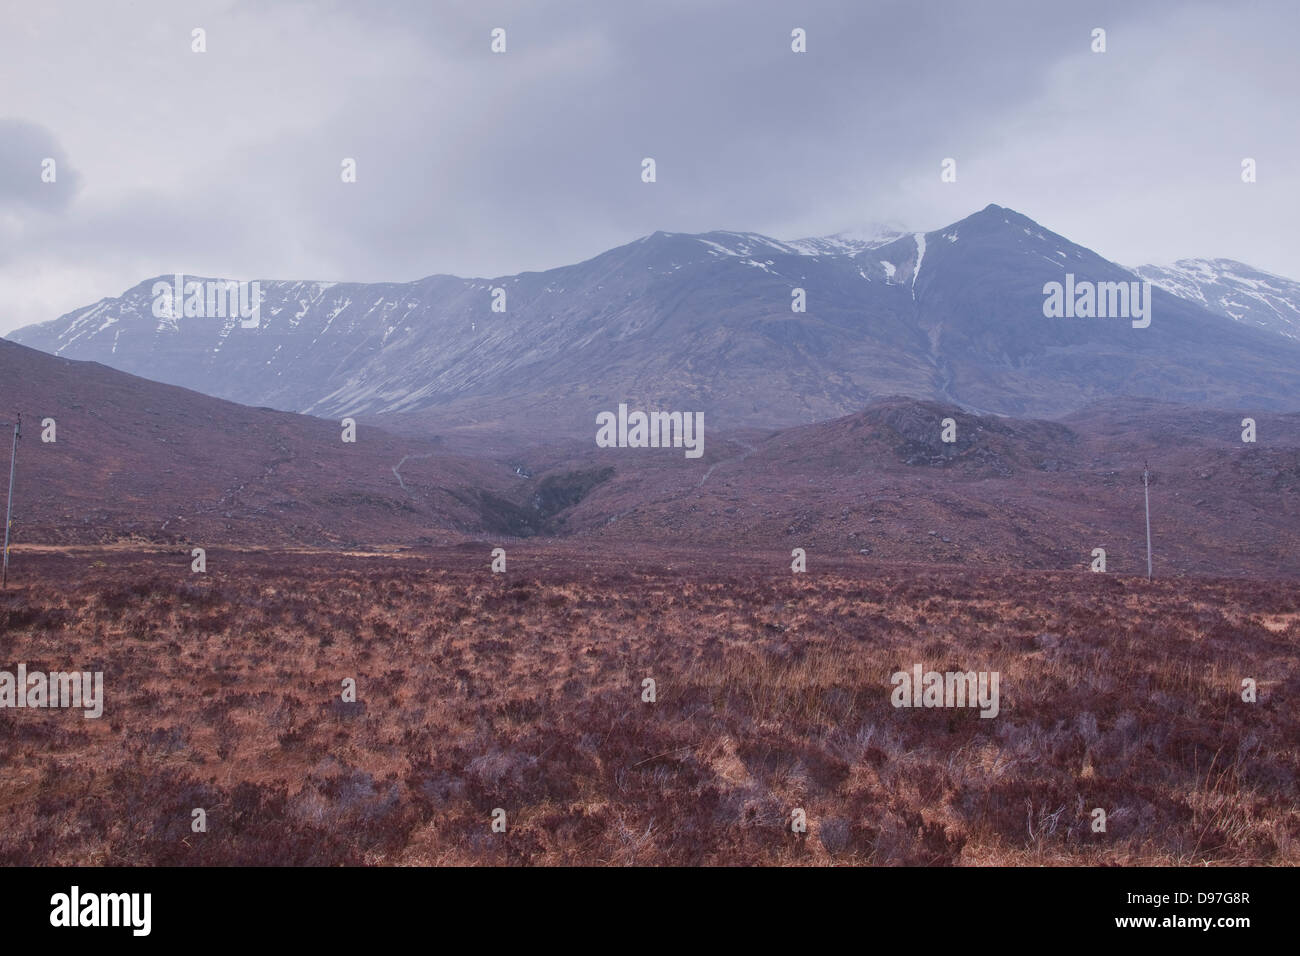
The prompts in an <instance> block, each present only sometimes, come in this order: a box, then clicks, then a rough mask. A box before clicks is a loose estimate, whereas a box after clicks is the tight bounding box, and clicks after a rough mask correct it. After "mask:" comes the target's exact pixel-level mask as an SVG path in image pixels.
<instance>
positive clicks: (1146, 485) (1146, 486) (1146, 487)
mask: <svg viewBox="0 0 1300 956" xmlns="http://www.w3.org/2000/svg"><path fill="white" fill-rule="evenodd" d="M1149 473H1150V470H1149V469H1148V468H1147V463H1146V462H1145V461H1144V462H1142V497H1143V498H1145V499H1146V503H1147V580H1148V581H1150V580H1151V489H1150V481H1149V479H1148V475H1149Z"/></svg>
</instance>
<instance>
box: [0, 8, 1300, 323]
mask: <svg viewBox="0 0 1300 956" xmlns="http://www.w3.org/2000/svg"><path fill="white" fill-rule="evenodd" d="M195 27H202V28H203V29H205V30H206V42H207V52H206V53H201V54H200V53H194V52H192V51H191V42H192V41H191V31H192V30H193V29H194V28H195ZM494 27H503V28H505V30H506V44H507V52H506V53H504V54H493V53H492V52H491V51H490V40H491V38H490V32H491V30H492V29H493V28H494ZM795 27H802V28H804V29H805V30H806V31H807V45H808V51H807V52H806V53H803V54H796V53H793V52H792V51H791V49H790V43H791V40H790V31H791V30H792V29H793V28H795ZM1095 27H1102V28H1104V29H1105V30H1106V31H1107V35H1106V41H1107V52H1105V53H1104V54H1097V53H1093V52H1092V50H1091V44H1092V37H1091V33H1092V30H1093V28H1095ZM1297 49H1300V5H1297V4H1296V3H1295V0H1278V2H1259V3H1251V2H1240V0H1238V2H1218V3H1189V2H1180V3H1160V2H1148V3H1141V2H1135V0H1119V2H1108V0H1091V2H1089V3H1086V4H1083V3H1064V2H1061V3H1049V2H1044V0H1025V2H1019V0H1010V2H993V0H989V2H981V3H971V2H964V0H952V2H929V3H926V2H919V0H906V2H898V3H891V2H871V3H865V2H858V0H840V2H834V3H831V2H817V0H798V2H775V0H770V2H769V0H735V2H730V0H728V2H724V0H651V2H642V3H633V2H608V0H600V2H590V3H584V2H575V0H565V2H554V3H542V2H536V0H534V2H528V3H517V4H516V3H493V2H490V0H467V2H457V3H450V2H439V0H418V2H410V3H402V2H392V0H373V2H368V3H361V2H355V3H354V2H348V3H328V2H314V3H289V2H267V0H256V2H229V0H227V2H218V0H213V2H178V0H140V2H134V3H131V4H129V5H128V4H126V3H120V2H106V0H84V2H59V0H43V2H40V3H22V4H19V3H16V2H13V0H4V4H3V11H2V12H0V333H7V332H9V331H12V330H13V329H15V328H18V327H20V326H22V325H26V324H29V323H32V322H39V321H46V320H48V319H53V318H56V317H57V316H59V315H61V314H63V313H65V312H67V311H70V310H71V309H73V308H76V307H78V306H81V305H85V304H87V303H90V302H93V301H95V300H97V299H99V298H102V297H104V296H113V295H118V294H120V293H121V292H122V291H124V290H125V289H127V288H128V287H130V286H132V285H135V284H136V283H137V282H139V281H140V280H142V279H144V278H146V277H149V276H153V275H157V274H160V273H172V272H178V271H179V272H186V273H192V274H202V275H221V276H228V277H231V278H237V279H252V278H264V279H265V278H286V279H288V278H293V279H333V280H359V281H373V280H402V281H405V280H410V279H416V278H419V277H421V276H425V275H429V274H432V273H438V272H446V273H454V274H458V275H467V276H498V275H505V274H510V273H514V272H519V271H523V270H539V269H546V268H550V267H553V266H557V265H563V264H566V263H569V262H576V261H579V260H582V259H585V258H589V257H591V256H593V255H596V254H598V253H600V252H602V251H604V250H605V249H607V248H609V247H611V246H615V245H619V244H621V243H624V242H628V241H630V240H632V239H635V238H637V237H638V236H642V235H645V234H646V233H650V232H653V231H655V230H657V229H662V230H665V231H669V232H703V231H708V230H711V229H730V230H737V231H755V232H762V233H766V234H768V235H772V236H776V237H778V238H783V239H790V238H798V237H802V236H807V235H823V234H827V233H833V232H837V231H841V230H869V229H870V228H871V227H872V226H873V224H878V223H892V224H897V225H900V226H903V227H906V228H909V229H916V230H922V229H924V230H930V229H935V228H938V227H940V226H943V225H945V224H947V223H948V222H951V221H953V220H956V219H960V218H962V217H963V216H966V215H968V214H969V213H971V212H973V211H975V210H978V209H981V208H983V207H984V206H986V205H988V204H989V203H991V202H994V203H998V204H999V205H1004V206H1010V207H1012V208H1014V209H1017V210H1019V211H1020V212H1023V213H1024V214H1026V215H1028V216H1030V217H1032V218H1034V219H1036V220H1038V221H1039V222H1040V223H1042V224H1043V225H1045V226H1047V227H1049V228H1050V229H1053V230H1054V231H1056V232H1059V233H1062V234H1063V235H1065V236H1067V237H1069V238H1070V239H1072V240H1074V241H1076V242H1079V243H1082V244H1083V245H1086V246H1089V247H1091V248H1093V249H1095V250H1096V251H1098V252H1099V253H1101V254H1102V255H1104V256H1106V257H1108V258H1111V259H1114V260H1116V261H1119V262H1122V263H1124V264H1127V265H1137V264H1141V263H1144V262H1161V263H1164V262H1170V261H1172V260H1174V259H1177V258H1181V257H1191V256H1223V257H1230V258H1236V259H1241V260H1243V261H1245V262H1249V263H1251V264H1253V265H1256V266H1258V267H1260V268H1263V269H1267V270H1269V271H1273V272H1278V273H1280V274H1283V275H1288V276H1291V277H1294V278H1300V232H1298V231H1297V222H1298V221H1300V215H1298V214H1300V172H1298V169H1300V132H1298V124H1297V123H1296V121H1295V117H1296V110H1297V105H1298V104H1300V95H1298V94H1300V67H1297V65H1296V50H1297ZM646 156H651V157H654V158H655V160H656V162H657V166H658V170H657V171H658V181H657V182H656V183H654V184H645V183H642V182H641V175H640V174H641V160H642V158H643V157H646ZM46 157H52V158H54V159H55V160H56V162H57V181H56V182H55V183H53V184H46V183H42V182H41V162H42V160H43V159H44V158H46ZM344 157H352V158H355V160H356V162H357V182H356V183H351V184H344V183H343V182H341V180H340V163H341V161H342V160H343V158H344ZM946 157H952V158H955V159H956V160H957V182H955V183H943V182H941V181H940V175H939V174H940V163H941V161H942V160H943V159H944V158H946ZM1244 157H1252V158H1254V159H1255V160H1256V161H1257V164H1258V167H1257V168H1258V182H1256V183H1254V184H1253V185H1246V184H1243V183H1242V182H1241V161H1242V159H1243V158H1244Z"/></svg>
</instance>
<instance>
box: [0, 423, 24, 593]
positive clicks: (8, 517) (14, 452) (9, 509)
mask: <svg viewBox="0 0 1300 956" xmlns="http://www.w3.org/2000/svg"><path fill="white" fill-rule="evenodd" d="M22 427H23V416H22V412H19V413H18V421H16V422H14V445H13V448H12V449H10V451H9V504H8V505H7V506H6V507H5V557H4V572H3V573H0V588H4V587H8V586H9V527H10V525H12V524H13V513H14V464H15V463H16V462H17V460H18V436H19V434H20V432H21V430H22Z"/></svg>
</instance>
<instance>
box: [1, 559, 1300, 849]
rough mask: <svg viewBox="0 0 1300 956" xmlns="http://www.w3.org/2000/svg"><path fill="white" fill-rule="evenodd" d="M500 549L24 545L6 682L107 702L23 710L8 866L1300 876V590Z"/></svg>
mask: <svg viewBox="0 0 1300 956" xmlns="http://www.w3.org/2000/svg"><path fill="white" fill-rule="evenodd" d="M490 547H491V545H490V544H484V545H483V546H481V547H479V546H472V547H459V548H454V549H442V550H439V551H429V550H425V551H423V552H420V553H418V554H417V553H407V554H405V555H401V556H394V555H385V556H378V555H375V556H365V555H359V554H352V555H344V554H325V553H310V552H299V553H289V554H285V553H278V554H272V553H236V552H225V551H209V553H208V567H209V573H208V574H206V575H200V574H192V573H191V572H190V570H189V558H188V555H187V554H186V553H182V552H179V551H177V552H172V553H145V552H131V551H122V550H104V551H82V552H58V551H28V552H22V551H19V556H20V557H21V559H22V560H21V567H22V573H21V574H19V575H18V580H17V582H16V584H17V587H16V588H15V587H14V583H15V582H12V581H11V587H10V590H9V591H7V592H4V593H2V594H0V636H2V637H3V642H4V644H3V646H4V654H3V660H0V667H4V668H6V669H12V668H13V667H14V666H15V665H16V663H17V662H19V661H25V662H26V663H27V664H28V666H29V667H30V668H32V669H55V670H57V669H71V668H77V669H83V670H102V671H104V675H105V676H104V683H105V695H106V705H105V712H104V716H103V718H102V719H100V720H86V719H84V718H83V717H82V716H81V713H80V712H79V711H50V710H43V711H34V710H4V711H0V758H2V759H3V767H4V772H3V777H2V778H0V863H4V864H64V865H72V864H128V865H130V864H184V865H198V864H207V865H211V864H218V865H219V864H318V865H333V864H402V865H427V864H529V865H572V864H599V865H627V864H728V865H734V864H788V865H796V864H813V865H830V864H874V865H897V864H902V865H935V866H942V865H967V866H969V865H986V864H1009V863H1014V864H1083V865H1099V864H1136V863H1146V864H1182V865H1188V864H1202V863H1209V864H1290V865H1294V864H1297V863H1300V809H1298V804H1300V800H1298V799H1297V797H1298V793H1297V778H1298V776H1300V752H1298V749H1300V745H1298V741H1300V709H1297V708H1296V707H1295V706H1294V703H1293V702H1294V700H1295V697H1296V694H1297V691H1300V672H1298V670H1297V663H1296V644H1297V639H1298V638H1300V623H1298V622H1300V598H1297V595H1296V592H1295V588H1294V586H1293V584H1289V583H1285V582H1268V581H1262V580H1256V581H1250V580H1242V579H1232V580H1227V579H1224V580H1215V579H1199V580H1197V581H1196V582H1195V587H1194V588H1193V587H1192V586H1191V585H1190V584H1189V582H1188V581H1187V580H1186V579H1184V580H1179V581H1170V582H1162V581H1156V582H1155V583H1154V584H1150V585H1148V584H1147V583H1146V582H1145V581H1144V580H1141V579H1136V578H1127V577H1116V576H1106V575H1099V574H1089V573H1086V572H1077V573H1070V572H1023V573H1003V574H999V573H989V572H975V571H966V570H956V569H934V568H931V569H922V568H907V567H899V566H892V567H891V566H884V565H882V566H878V567H870V566H863V565H861V564H854V565H852V566H850V565H849V564H848V563H847V562H846V563H845V564H844V565H843V566H835V567H832V568H831V569H830V570H825V569H823V570H821V571H814V572H812V573H809V574H807V575H792V574H791V573H790V572H789V558H788V556H787V555H785V554H781V553H775V554H772V555H770V556H762V555H757V556H749V557H746V558H744V559H740V558H735V557H732V556H729V555H727V554H725V553H714V554H712V555H711V556H710V559H709V560H707V561H706V560H703V559H702V558H700V557H698V556H696V557H691V556H683V555H679V554H670V553H666V552H655V553H647V552H646V551H645V550H642V551H639V552H632V551H631V550H625V551H619V550H616V549H610V548H605V549H602V550H601V551H600V552H599V553H596V554H593V553H589V552H585V551H583V550H581V549H578V548H561V547H559V546H546V547H537V546H533V545H527V546H525V545H518V546H514V547H510V548H509V568H510V570H509V573H507V574H505V575H493V574H491V573H489V571H488V552H489V550H490ZM823 563H824V562H823ZM916 663H920V664H922V665H924V667H925V668H926V669H935V670H941V671H944V670H963V671H964V670H987V671H998V672H1000V674H1001V692H1002V694H1001V713H1000V715H999V716H998V717H997V718H995V719H981V718H980V717H979V716H978V713H977V711H975V710H945V709H934V710H924V709H895V708H893V707H892V706H891V705H890V702H889V695H890V690H891V687H890V684H889V676H890V674H891V673H892V672H893V671H895V670H897V669H910V668H911V666H912V665H913V664H916ZM346 677H355V678H356V680H357V683H358V689H359V697H360V699H359V701H358V702H357V703H355V704H345V703H343V702H342V701H341V699H340V694H341V689H342V688H341V681H342V680H343V679H344V678H346ZM645 677H653V678H654V679H655V681H656V682H657V690H658V700H657V702H656V703H653V704H648V703H643V702H642V701H641V682H642V680H643V678H645ZM1243 677H1253V678H1255V679H1256V680H1257V681H1258V682H1259V687H1260V699H1259V702H1257V703H1254V704H1247V703H1243V702H1242V700H1241V697H1240V682H1241V679H1242V678H1243ZM195 807H203V808H205V809H206V811H207V820H208V832H207V833H193V832H191V829H190V821H191V810H192V809H193V808H195ZM495 807H501V808H504V809H505V810H506V812H507V815H508V816H507V820H508V830H507V832H506V833H504V834H493V833H492V832H490V827H489V823H490V817H491V813H492V810H493V808H495ZM795 807H800V808H803V809H804V810H805V811H806V812H807V816H808V833H807V834H806V835H798V834H794V833H791V832H790V826H789V823H790V811H791V810H792V809H793V808H795ZM1094 807H1102V808H1104V809H1105V810H1106V812H1107V815H1108V827H1107V832H1106V833H1093V832H1092V831H1091V827H1090V821H1091V811H1092V809H1093V808H1094Z"/></svg>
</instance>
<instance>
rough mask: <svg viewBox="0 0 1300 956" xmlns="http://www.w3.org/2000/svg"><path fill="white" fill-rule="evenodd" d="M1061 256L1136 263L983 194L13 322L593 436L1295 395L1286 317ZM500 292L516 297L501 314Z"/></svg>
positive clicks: (382, 411) (412, 417) (158, 370)
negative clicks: (784, 232)
mask: <svg viewBox="0 0 1300 956" xmlns="http://www.w3.org/2000/svg"><path fill="white" fill-rule="evenodd" d="M1067 271H1068V272H1072V273H1074V274H1075V276H1076V277H1077V278H1079V279H1088V280H1092V281H1096V282H1101V281H1126V280H1131V279H1133V278H1134V277H1133V275H1132V273H1130V272H1128V271H1127V270H1125V269H1124V268H1123V267H1121V266H1119V265H1116V264H1115V263H1113V262H1109V261H1108V260H1106V259H1103V258H1102V257H1101V256H1099V255H1097V254H1096V253H1094V252H1092V251H1090V250H1088V249H1085V248H1083V247H1081V246H1078V245H1076V244H1074V243H1071V242H1069V241H1068V240H1067V239H1065V238H1063V237H1061V236H1059V235H1056V234H1055V233H1052V232H1050V231H1048V230H1046V229H1044V228H1043V227H1042V226H1039V225H1038V224H1037V223H1035V222H1034V221H1033V220H1031V219H1028V218H1027V217H1025V216H1023V215H1020V214H1019V213H1016V212H1014V211H1012V210H1010V209H1005V208H1002V207H1000V206H989V207H987V208H986V209H984V210H982V211H981V212H978V213H975V214H974V215H971V216H969V217H967V218H966V219H963V220H961V221H960V222H957V223H954V224H952V225H950V226H948V227H946V228H944V229H939V230H935V231H933V232H929V233H924V234H922V233H917V234H904V235H895V236H893V237H889V236H885V237H882V238H881V239H880V240H878V241H876V242H865V241H847V240H844V239H841V238H836V237H832V238H830V239H826V240H802V241H798V242H780V241H778V240H774V239H768V238H766V237H763V236H758V235H754V234H741V233H725V232H717V233H707V234H703V235H685V234H673V233H663V232H659V233H655V234H653V235H651V236H647V237H645V238H643V239H640V240H638V241H636V242H632V243H629V244H628V245H625V246H620V247H618V248H615V249H612V250H610V251H608V252H606V253H604V254H602V255H599V256H597V257H595V258H594V259H590V260H588V261H586V262H582V263H578V264H576V265H572V266H565V267H563V268H558V269H552V270H550V271H547V272H541V273H524V274H521V275H517V276H508V277H499V278H493V279H461V278H456V277H452V276H431V277H428V278H425V279H421V280H418V281H416V282H410V283H370V284H358V283H335V284H331V283H326V282H285V281H274V280H262V291H263V294H264V302H263V306H262V325H261V327H260V328H258V329H245V328H242V327H240V326H239V323H238V320H236V319H217V318H189V319H182V320H179V321H172V320H169V319H158V318H156V317H154V315H153V313H152V305H153V298H152V294H151V290H152V288H153V284H154V282H155V281H156V280H155V279H149V280H146V281H144V282H142V283H140V284H139V285H138V286H136V287H135V288H133V289H131V290H129V291H128V292H127V293H125V294H124V295H123V296H121V297H119V298H116V299H105V300H102V301H101V302H99V303H96V304H95V305H93V306H89V307H87V308H85V309H80V310H78V311H76V312H73V313H70V314H69V315H66V316H64V317H62V318H60V319H58V320H56V321H53V322H49V323H44V324H41V325H37V326H31V327H28V328H25V329H22V330H19V331H18V332H16V333H14V334H13V336H12V338H13V339H15V340H16V341H19V342H22V343H24V344H27V345H30V346H32V347H35V348H39V349H42V350H44V351H48V352H52V353H56V354H58V355H61V356H65V357H70V358H79V359H93V360H95V361H98V362H102V363H104V364H106V365H110V366H112V367H115V368H118V369H121V370H123V371H128V372H132V373H134V374H137V375H142V376H147V377H150V378H154V379H157V380H161V381H165V382H169V383H173V384H183V385H185V386H187V387H190V388H194V389H198V390H200V391H202V392H205V393H207V394H210V395H214V396H218V397H222V398H227V399H230V400H234V401H238V402H241V403H244V404H249V405H266V406H271V407H275V408H280V409H286V410H293V411H301V412H308V413H311V414H316V415H324V416H329V417H337V416H340V415H345V414H351V415H363V416H384V417H385V418H386V419H388V420H389V421H390V422H391V424H392V427H395V428H399V429H409V430H412V431H419V432H441V431H444V430H454V429H455V428H456V427H458V426H465V427H468V428H484V427H489V426H501V425H503V424H504V425H506V426H507V427H513V428H515V429H517V430H519V431H527V430H532V429H536V428H537V427H539V426H541V425H542V424H544V425H545V427H547V428H548V429H549V432H550V433H551V434H570V435H580V434H589V433H590V432H591V429H592V424H591V423H592V422H593V421H594V415H595V413H596V412H597V411H600V410H604V409H612V408H614V407H615V406H616V405H617V403H618V402H621V401H627V402H630V403H632V404H633V405H636V404H641V405H648V406H651V407H659V408H667V409H691V410H703V411H705V412H706V413H707V415H708V421H709V422H710V425H711V426H713V427H724V428H735V427H744V426H758V427H773V426H784V425H793V424H801V423H807V422H812V421H822V420H827V419H831V418H834V417H837V416H839V415H843V414H847V413H850V412H852V411H855V410H857V409H860V408H862V407H863V406H864V405H866V404H868V403H869V402H871V401H873V400H875V399H878V398H881V397H883V396H887V395H908V396H912V397H916V398H925V399H933V400H937V401H943V402H949V403H953V404H957V405H961V406H963V407H965V408H968V409H971V410H974V411H980V412H993V413H999V414H1009V415H1030V416H1037V417H1051V416H1058V415H1062V414H1067V413H1069V412H1070V411H1072V410H1075V409H1077V408H1080V407H1082V406H1084V405H1086V404H1087V403H1088V402H1090V401H1095V400H1099V399H1106V398H1112V397H1115V396H1121V395H1131V396H1141V397H1147V398H1154V399H1158V400H1162V401H1174V402H1187V403H1196V404H1201V405H1207V406H1213V407H1221V408H1251V409H1260V410H1293V409H1295V408H1297V407H1300V372H1298V371H1297V370H1300V343H1297V342H1296V341H1294V340H1292V339H1290V338H1287V337H1286V336H1285V335H1281V334H1278V331H1279V330H1272V329H1261V328H1256V327H1252V326H1250V325H1247V324H1246V323H1243V322H1234V321H1226V320H1225V318H1224V316H1222V315H1218V314H1215V313H1214V312H1213V311H1210V310H1208V309H1206V308H1204V307H1203V306H1202V305H1201V304H1199V303H1197V302H1192V301H1188V300H1187V299H1185V298H1181V297H1179V296H1176V295H1173V294H1170V293H1169V292H1167V291H1165V290H1164V289H1160V288H1156V289H1154V290H1153V295H1154V317H1153V320H1152V322H1151V325H1150V327H1149V328H1145V329H1135V328H1132V327H1131V325H1130V323H1129V321H1128V320H1126V319H1123V318H1106V319H1102V318H1090V319H1084V318H1072V319H1049V318H1045V317H1044V316H1043V314H1042V306H1043V299H1044V296H1043V285H1044V283H1046V282H1051V281H1058V282H1059V281H1062V280H1063V278H1064V275H1065V273H1066V272H1067ZM164 278H170V277H164ZM494 287H501V288H503V289H505V290H506V296H507V311H506V312H505V313H494V312H492V311H491V303H492V296H491V290H492V289H493V288H494ZM796 287H797V288H803V289H805V290H806V292H807V312H806V313H803V314H799V313H794V312H792V311H791V308H790V303H791V291H792V289H794V288H796Z"/></svg>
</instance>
